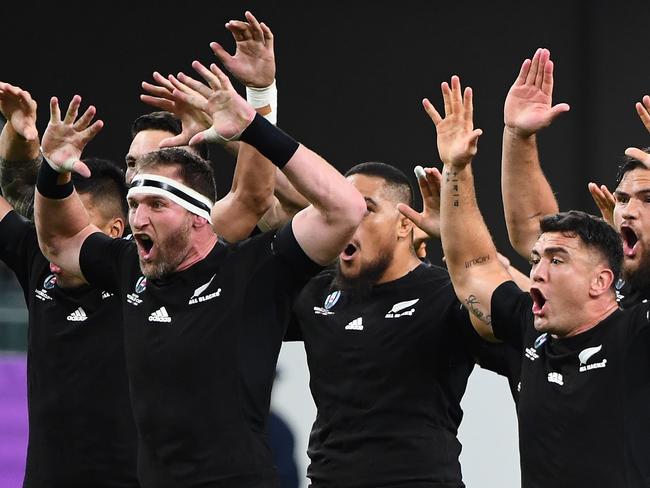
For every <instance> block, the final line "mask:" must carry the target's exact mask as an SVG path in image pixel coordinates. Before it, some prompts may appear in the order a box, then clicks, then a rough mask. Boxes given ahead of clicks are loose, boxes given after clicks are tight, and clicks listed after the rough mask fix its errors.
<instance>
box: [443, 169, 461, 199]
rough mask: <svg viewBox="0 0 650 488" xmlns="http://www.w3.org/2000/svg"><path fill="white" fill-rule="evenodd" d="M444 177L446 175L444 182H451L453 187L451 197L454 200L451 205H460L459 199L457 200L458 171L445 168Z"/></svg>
mask: <svg viewBox="0 0 650 488" xmlns="http://www.w3.org/2000/svg"><path fill="white" fill-rule="evenodd" d="M445 177H446V182H447V183H452V184H453V185H452V188H453V191H454V193H453V197H454V200H453V202H452V205H453V206H454V207H459V206H460V200H458V197H459V196H460V194H459V193H458V172H457V171H456V170H455V169H454V170H449V169H448V170H447V171H445Z"/></svg>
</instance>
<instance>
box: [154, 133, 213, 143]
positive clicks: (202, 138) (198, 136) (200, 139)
mask: <svg viewBox="0 0 650 488" xmlns="http://www.w3.org/2000/svg"><path fill="white" fill-rule="evenodd" d="M204 132H205V131H204ZM203 142H205V134H204V133H203V132H199V133H198V134H195V135H194V136H193V137H192V138H191V139H190V142H188V144H189V145H190V146H193V145H195V144H201V143H203ZM161 145H162V144H161Z"/></svg>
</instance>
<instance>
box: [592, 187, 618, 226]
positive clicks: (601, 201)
mask: <svg viewBox="0 0 650 488" xmlns="http://www.w3.org/2000/svg"><path fill="white" fill-rule="evenodd" d="M587 187H588V188H589V193H591V198H593V199H594V202H596V206H597V207H598V209H599V210H600V213H601V215H602V216H603V220H604V221H605V222H607V223H608V224H609V225H611V226H612V227H614V205H616V199H615V198H614V195H612V194H611V192H610V191H609V190H608V189H607V187H606V186H605V185H600V186H598V185H597V184H596V183H589V185H587Z"/></svg>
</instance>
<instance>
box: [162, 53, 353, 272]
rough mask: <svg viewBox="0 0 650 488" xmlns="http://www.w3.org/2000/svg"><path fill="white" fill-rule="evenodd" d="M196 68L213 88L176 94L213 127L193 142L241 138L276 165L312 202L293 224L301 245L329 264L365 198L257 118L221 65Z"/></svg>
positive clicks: (347, 236) (324, 164)
mask: <svg viewBox="0 0 650 488" xmlns="http://www.w3.org/2000/svg"><path fill="white" fill-rule="evenodd" d="M192 66H193V67H194V69H195V70H196V71H197V72H198V73H199V74H200V75H201V76H202V77H203V78H204V79H205V80H206V82H207V83H208V84H209V87H207V86H205V85H202V84H196V85H193V86H192V88H193V89H194V90H196V91H198V92H199V93H200V95H201V96H193V95H188V94H186V93H184V92H182V91H180V90H174V96H176V97H179V98H180V99H181V100H183V101H185V102H187V103H191V104H196V107H197V108H201V109H202V110H204V111H205V112H208V113H211V114H212V122H213V124H212V127H211V128H210V129H209V130H207V131H204V132H201V133H199V134H197V135H195V136H194V137H193V138H192V140H191V141H190V143H197V142H203V141H205V140H206V139H207V140H214V141H221V142H224V141H229V140H235V139H238V138H239V139H240V140H241V141H242V142H245V143H247V144H249V145H251V146H253V147H255V149H257V150H258V151H259V152H260V153H261V154H263V155H264V156H265V157H267V158H268V159H269V160H270V161H272V162H273V163H274V164H275V165H276V166H277V167H279V168H280V169H281V170H282V171H283V173H284V174H285V175H286V176H287V178H288V179H289V181H290V182H291V184H292V185H293V186H294V187H295V188H296V190H297V191H298V192H300V193H301V194H302V195H304V196H305V198H306V199H307V200H309V202H311V205H310V206H309V207H307V208H306V209H305V210H303V211H301V212H300V213H298V215H296V217H295V218H294V219H293V224H292V225H293V231H294V234H295V236H296V239H297V240H298V243H299V244H300V246H301V247H302V249H303V250H304V251H305V253H306V254H307V255H308V256H309V257H310V258H311V259H312V260H314V261H315V262H317V263H319V264H323V265H325V264H328V263H330V262H331V261H332V260H333V259H334V258H335V257H336V256H337V255H338V254H339V253H340V252H341V250H342V249H343V247H345V245H346V243H347V242H348V241H349V239H350V238H351V237H352V235H353V234H354V231H355V229H356V227H357V226H358V225H359V223H360V222H361V219H362V218H363V215H364V214H365V211H366V203H365V200H364V199H363V197H362V196H361V194H360V193H359V192H358V191H357V190H356V189H355V188H354V187H353V186H352V185H351V184H350V183H348V182H347V180H346V179H345V178H344V177H343V175H341V174H340V173H339V172H338V171H337V170H336V169H335V168H333V167H332V166H330V165H329V164H328V163H327V162H326V161H325V160H324V159H323V158H321V157H320V156H319V155H318V154H316V153H314V152H313V151H311V150H309V149H307V148H306V147H305V146H303V145H301V144H299V143H297V142H296V141H294V140H293V139H291V138H290V137H289V136H288V135H287V134H285V133H284V132H282V131H281V130H280V129H278V128H276V127H274V126H273V125H272V124H271V123H270V122H268V121H267V120H265V119H264V118H263V117H262V116H260V115H259V114H256V113H255V111H254V109H253V107H251V106H250V105H249V104H248V103H247V102H246V101H245V100H244V99H243V98H242V97H240V96H239V95H238V94H237V92H236V91H235V90H234V89H233V87H232V85H231V84H230V80H229V79H228V77H227V76H226V75H224V73H223V72H222V71H221V70H220V69H219V68H218V67H217V66H216V65H214V64H213V65H211V66H210V69H208V68H206V67H205V66H203V65H202V64H201V63H199V62H197V61H195V62H194V63H193V64H192ZM197 83H198V82H197ZM199 85H200V86H199Z"/></svg>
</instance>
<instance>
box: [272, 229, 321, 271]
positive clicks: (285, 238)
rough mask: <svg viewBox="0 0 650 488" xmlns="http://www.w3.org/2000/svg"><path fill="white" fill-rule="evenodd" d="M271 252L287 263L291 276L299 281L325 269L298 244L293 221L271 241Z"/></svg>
mask: <svg viewBox="0 0 650 488" xmlns="http://www.w3.org/2000/svg"><path fill="white" fill-rule="evenodd" d="M271 252H272V253H273V255H274V256H275V257H276V258H277V259H279V260H280V261H282V262H283V263H285V264H286V265H287V268H288V269H289V270H290V274H291V276H292V277H293V279H295V280H296V281H297V282H299V283H302V284H304V283H306V282H307V281H308V280H309V279H310V278H311V277H313V276H314V275H316V274H317V273H319V272H321V271H322V270H323V266H320V265H319V264H317V263H315V262H314V261H312V260H311V259H310V258H309V256H307V254H306V253H305V251H303V250H302V248H301V247H300V244H298V241H297V240H296V236H295V234H294V233H293V226H292V221H291V222H289V223H287V224H286V225H284V226H283V227H282V228H281V229H280V230H279V231H278V232H277V233H276V235H275V237H274V238H273V241H271Z"/></svg>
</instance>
